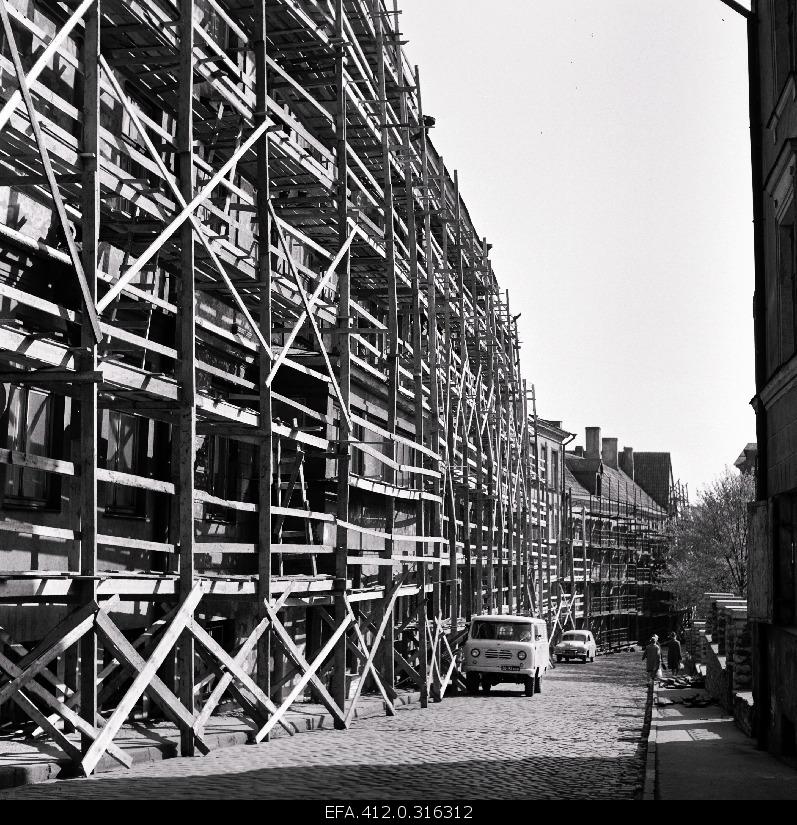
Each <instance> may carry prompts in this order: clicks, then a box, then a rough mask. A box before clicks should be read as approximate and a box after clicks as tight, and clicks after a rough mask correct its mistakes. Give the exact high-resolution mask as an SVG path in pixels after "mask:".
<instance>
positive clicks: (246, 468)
mask: <svg viewBox="0 0 797 825" xmlns="http://www.w3.org/2000/svg"><path fill="white" fill-rule="evenodd" d="M196 485H197V487H198V488H199V489H200V490H204V491H205V492H207V493H210V495H212V496H216V497H217V498H222V499H226V500H228V501H246V502H254V501H256V500H257V478H256V463H255V448H254V447H253V446H252V445H251V444H247V443H244V442H241V441H235V440H233V439H230V438H225V437H223V436H200V437H199V439H198V446H197V451H196ZM235 513H236V511H235V510H233V509H231V508H229V507H223V506H221V505H217V504H208V505H206V507H205V520H206V521H214V522H218V523H221V524H232V523H234V522H235Z"/></svg>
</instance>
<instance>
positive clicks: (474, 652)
mask: <svg viewBox="0 0 797 825" xmlns="http://www.w3.org/2000/svg"><path fill="white" fill-rule="evenodd" d="M470 655H471V656H473V658H474V659H478V657H479V656H481V655H482V652H481V650H479V648H478V647H474V648H473V650H471V652H470Z"/></svg>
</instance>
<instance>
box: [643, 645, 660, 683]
mask: <svg viewBox="0 0 797 825" xmlns="http://www.w3.org/2000/svg"><path fill="white" fill-rule="evenodd" d="M642 658H643V659H644V660H645V669H646V670H647V672H648V684H652V682H653V680H654V679H655V678H656V675H657V674H658V675H661V648H660V647H659V637H658V636H656V635H655V634H654V635H653V636H651V637H650V641H649V642H648V646H647V647H646V648H645V650H644V651H643V653H642Z"/></svg>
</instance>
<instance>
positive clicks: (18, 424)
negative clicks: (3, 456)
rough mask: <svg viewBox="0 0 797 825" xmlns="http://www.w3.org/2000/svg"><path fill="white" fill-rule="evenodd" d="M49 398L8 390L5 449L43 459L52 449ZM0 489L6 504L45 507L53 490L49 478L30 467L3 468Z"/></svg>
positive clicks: (38, 393) (52, 499) (33, 392)
mask: <svg viewBox="0 0 797 825" xmlns="http://www.w3.org/2000/svg"><path fill="white" fill-rule="evenodd" d="M52 422H53V399H52V397H51V396H50V394H49V393H44V392H41V391H40V390H33V389H27V388H25V387H15V386H11V387H9V394H8V407H7V409H6V423H7V430H6V433H7V437H6V445H7V448H8V449H9V450H15V451H18V452H21V453H26V454H28V455H38V456H47V455H48V454H49V450H50V449H51V447H52V443H51V442H52ZM5 470H6V472H5V484H4V488H3V493H4V496H3V497H4V501H5V504H6V505H11V506H19V507H49V506H52V505H53V504H54V503H55V496H56V494H57V490H56V489H55V485H54V483H53V476H52V474H51V473H47V472H45V471H44V470H34V469H31V468H30V467H6V468H5Z"/></svg>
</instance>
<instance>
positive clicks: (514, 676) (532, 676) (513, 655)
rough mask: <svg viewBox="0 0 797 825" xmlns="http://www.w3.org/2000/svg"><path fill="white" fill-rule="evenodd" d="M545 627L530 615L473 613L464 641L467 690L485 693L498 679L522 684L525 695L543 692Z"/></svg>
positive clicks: (545, 647)
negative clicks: (476, 614) (480, 690)
mask: <svg viewBox="0 0 797 825" xmlns="http://www.w3.org/2000/svg"><path fill="white" fill-rule="evenodd" d="M549 664H550V657H549V653H548V630H547V628H546V626H545V622H544V621H543V620H542V619H535V618H533V617H531V616H496V615H483V616H474V617H473V620H472V621H471V625H470V632H469V634H468V639H467V641H466V642H465V661H464V664H463V670H464V672H465V682H466V684H467V689H468V693H470V694H474V693H476V692H477V691H478V689H479V685H481V688H482V690H483V691H484V692H485V693H489V692H490V688H492V686H493V685H497V684H499V683H501V682H515V683H518V682H519V683H520V684H522V685H523V688H524V692H525V694H526V696H533V695H534V694H535V693H541V692H542V677H543V675H544V674H545V672H546V671H547V670H548V666H549Z"/></svg>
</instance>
